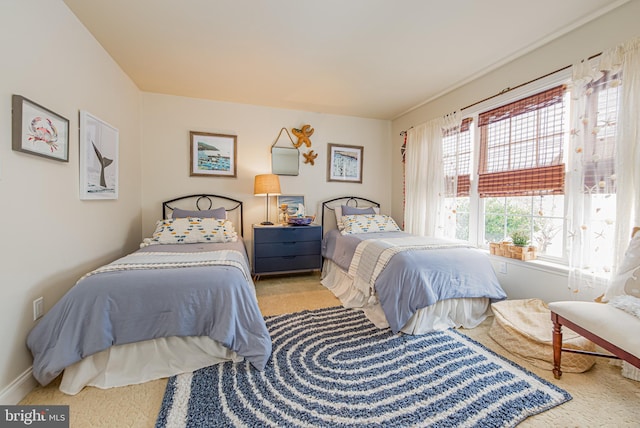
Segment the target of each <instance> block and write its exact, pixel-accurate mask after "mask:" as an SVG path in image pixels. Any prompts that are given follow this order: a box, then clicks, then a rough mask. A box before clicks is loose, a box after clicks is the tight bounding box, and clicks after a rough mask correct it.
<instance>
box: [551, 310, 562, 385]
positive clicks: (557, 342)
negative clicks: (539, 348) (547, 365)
mask: <svg viewBox="0 0 640 428" xmlns="http://www.w3.org/2000/svg"><path fill="white" fill-rule="evenodd" d="M551 320H552V321H553V377H555V378H556V379H560V377H561V376H562V370H560V363H561V360H562V324H560V323H559V322H558V316H557V315H556V314H555V313H552V314H551Z"/></svg>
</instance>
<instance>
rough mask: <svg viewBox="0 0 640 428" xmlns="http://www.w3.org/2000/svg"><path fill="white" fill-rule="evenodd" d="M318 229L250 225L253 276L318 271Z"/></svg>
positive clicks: (315, 225)
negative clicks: (251, 229)
mask: <svg viewBox="0 0 640 428" xmlns="http://www.w3.org/2000/svg"><path fill="white" fill-rule="evenodd" d="M321 245H322V226H320V225H317V224H310V225H308V226H286V225H276V226H262V225H259V224H254V225H253V274H254V275H255V276H259V275H266V274H281V273H290V272H301V271H311V270H319V269H321V268H322V254H321V248H320V247H321Z"/></svg>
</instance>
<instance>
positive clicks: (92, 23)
mask: <svg viewBox="0 0 640 428" xmlns="http://www.w3.org/2000/svg"><path fill="white" fill-rule="evenodd" d="M64 2H65V3H66V4H67V6H68V7H69V8H70V9H71V10H72V11H73V13H75V15H76V16H77V17H78V18H79V20H80V21H81V22H82V23H83V24H84V25H85V27H87V28H88V29H89V31H90V32H91V33H92V34H93V35H94V37H95V38H96V39H97V40H98V42H99V43H100V44H101V45H102V46H103V47H104V48H105V49H106V51H107V52H109V54H110V55H111V56H112V57H113V58H114V60H115V61H116V62H117V63H118V64H119V65H120V67H121V68H122V69H123V70H124V72H125V73H127V75H128V76H129V77H130V78H131V79H132V80H133V81H134V82H135V84H136V85H137V86H138V87H139V88H140V90H142V91H145V92H154V93H161V94H170V95H178V96H185V97H192V98H204V99H211V100H218V101H227V102H234V103H243V104H254V105H260V106H270V107H278V108H285V109H294V110H303V111H312V112H318V113H327V114H339V115H348V116H358V117H366V118H374V119H394V118H396V117H398V116H399V115H402V114H403V113H406V112H408V111H410V110H412V109H413V108H415V107H417V106H419V105H421V104H424V103H425V102H427V101H429V100H431V99H434V98H435V97H437V96H440V95H442V94H444V93H446V92H448V91H450V90H452V89H454V88H456V87H458V86H460V85H461V84H463V83H465V82H468V81H470V80H472V79H474V78H477V77H479V76H481V75H483V74H485V73H487V72H489V71H491V70H492V69H495V68H496V67H498V66H500V65H502V64H505V63H506V62H508V61H511V60H513V59H515V58H517V57H518V56H520V55H523V54H525V53H527V52H529V51H531V50H533V49H535V48H536V47H539V46H541V45H543V44H545V43H547V42H549V41H550V40H553V39H554V38H556V37H559V36H561V35H562V34H565V33H566V32H568V31H571V30H573V29H574V28H576V27H578V26H580V25H582V24H585V23H586V22H588V21H590V20H592V19H594V18H596V17H598V16H600V15H601V14H603V13H605V12H607V11H609V10H611V9H613V8H614V7H618V6H620V5H621V4H623V3H625V2H626V0H561V1H559V0H535V1H531V0H483V1H479V0H475V1H474V0H445V1H442V0H439V1H433V0H235V1H232V0H228V1H226V0H181V1H180V0H64ZM550 12H551V13H550Z"/></svg>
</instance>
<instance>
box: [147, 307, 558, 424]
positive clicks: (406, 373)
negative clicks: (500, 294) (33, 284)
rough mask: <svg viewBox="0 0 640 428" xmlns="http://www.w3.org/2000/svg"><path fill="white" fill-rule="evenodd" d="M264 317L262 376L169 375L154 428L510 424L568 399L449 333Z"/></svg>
mask: <svg viewBox="0 0 640 428" xmlns="http://www.w3.org/2000/svg"><path fill="white" fill-rule="evenodd" d="M266 320H267V327H268V329H269V332H270V334H271V338H272V340H273V354H272V356H271V359H270V360H269V362H268V363H267V367H266V368H265V370H264V371H263V372H259V371H257V370H255V369H254V368H253V367H251V365H250V364H249V363H246V362H242V363H235V364H234V363H224V364H219V365H216V366H211V367H207V368H204V369H201V370H198V371H196V372H194V373H189V374H182V375H178V376H174V377H172V378H170V379H169V382H168V385H167V390H166V392H165V397H164V400H163V402H162V407H161V409H160V414H159V415H158V420H157V423H156V427H169V428H173V427H198V428H200V427H229V426H249V427H266V426H273V427H288V426H291V427H299V426H307V427H330V426H340V427H350V426H367V427H373V426H379V427H400V426H401V427H405V426H419V427H424V426H437V427H511V426H515V425H517V424H518V423H519V422H520V421H522V420H523V419H525V418H527V417H528V416H531V415H534V414H536V413H540V412H542V411H545V410H547V409H550V408H552V407H554V406H557V405H559V404H562V403H564V402H566V401H568V400H570V399H571V396H570V395H569V394H568V393H567V392H566V391H564V390H562V389H560V388H558V387H556V386H554V385H553V384H551V383H549V382H547V381H545V380H543V379H541V378H539V377H538V376H536V375H534V374H533V373H530V372H528V371H527V370H525V369H523V368H522V367H520V366H518V365H516V364H514V363H512V362H511V361H509V360H507V359H505V358H503V357H501V356H499V355H497V354H495V353H493V352H492V351H490V350H489V349H487V348H485V347H484V346H482V345H481V344H479V343H477V342H475V341H473V340H471V339H469V338H468V337H467V336H465V335H463V334H461V333H458V332H457V331H455V330H447V331H441V332H433V333H429V334H426V335H421V336H411V335H394V334H392V333H391V331H390V330H389V329H387V330H379V329H377V328H376V327H375V326H374V325H373V324H371V323H370V322H369V321H368V320H367V319H366V318H365V317H364V315H363V314H362V312H360V311H358V310H353V309H344V308H328V309H320V310H315V311H304V312H299V313H294V314H287V315H281V316H273V317H267V318H266Z"/></svg>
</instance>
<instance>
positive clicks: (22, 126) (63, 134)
mask: <svg viewBox="0 0 640 428" xmlns="http://www.w3.org/2000/svg"><path fill="white" fill-rule="evenodd" d="M11 105H12V110H13V114H12V124H11V126H12V136H11V148H12V149H13V150H16V151H19V152H24V153H29V154H32V155H36V156H41V157H45V158H49V159H53V160H57V161H61V162H69V120H67V119H65V118H64V117H62V116H60V115H59V114H57V113H54V112H52V111H51V110H49V109H48V108H46V107H43V106H41V105H39V104H36V103H34V102H33V101H31V100H28V99H26V98H25V97H23V96H21V95H13V97H12V99H11Z"/></svg>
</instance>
